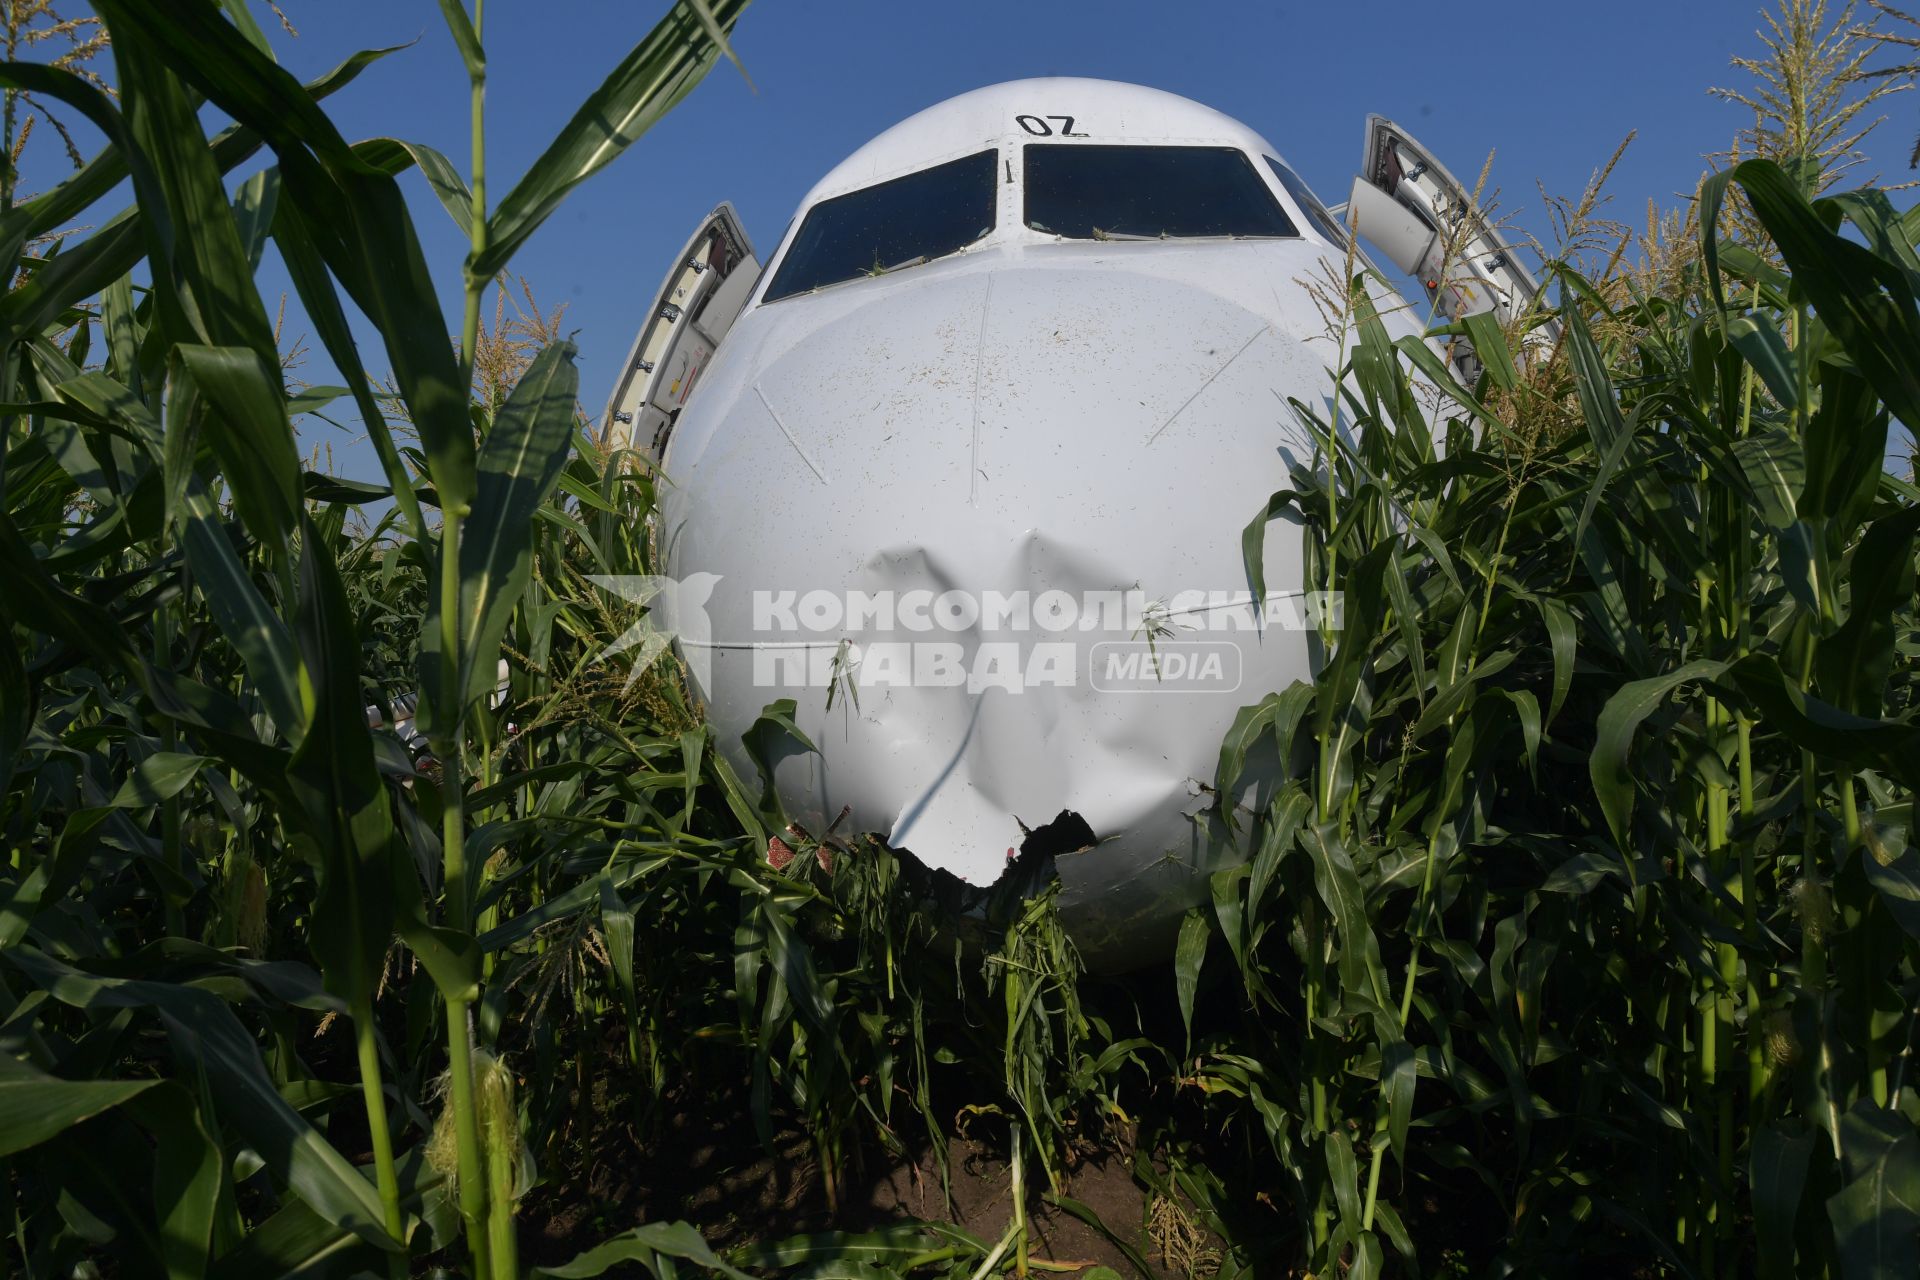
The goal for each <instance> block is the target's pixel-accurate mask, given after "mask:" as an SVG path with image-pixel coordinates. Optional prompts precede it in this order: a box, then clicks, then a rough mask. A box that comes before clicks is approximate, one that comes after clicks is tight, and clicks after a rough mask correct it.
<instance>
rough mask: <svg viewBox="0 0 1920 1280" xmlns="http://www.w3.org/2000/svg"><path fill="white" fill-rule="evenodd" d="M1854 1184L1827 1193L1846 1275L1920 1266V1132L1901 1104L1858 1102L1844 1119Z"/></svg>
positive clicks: (1894, 1278) (1862, 1276) (1899, 1275)
mask: <svg viewBox="0 0 1920 1280" xmlns="http://www.w3.org/2000/svg"><path fill="white" fill-rule="evenodd" d="M1840 1145H1841V1150H1842V1153H1843V1155H1844V1161H1845V1167H1846V1177H1847V1184H1846V1186H1844V1187H1843V1188H1842V1189H1841V1190H1840V1191H1839V1192H1838V1193H1836V1194H1835V1195H1834V1196H1832V1197H1831V1198H1829V1199H1828V1201H1827V1217H1828V1219H1829V1220H1830V1221H1831V1222H1832V1223H1833V1238H1834V1244H1835V1245H1836V1246H1837V1247H1838V1248H1839V1251H1840V1274H1841V1275H1842V1276H1843V1277H1845V1280H1906V1277H1908V1276H1912V1275H1915V1274H1916V1273H1920V1134H1917V1133H1915V1131H1914V1127H1913V1122H1912V1121H1911V1120H1908V1119H1907V1118H1906V1117H1905V1116H1903V1115H1901V1114H1900V1113H1899V1112H1897V1111H1892V1110H1889V1109H1888V1108H1885V1107H1876V1106H1874V1105H1873V1104H1872V1103H1871V1102H1864V1101H1863V1102H1857V1103H1855V1104H1854V1106H1853V1109H1852V1110H1851V1111H1849V1112H1847V1114H1846V1115H1845V1116H1843V1117H1841V1120H1840Z"/></svg>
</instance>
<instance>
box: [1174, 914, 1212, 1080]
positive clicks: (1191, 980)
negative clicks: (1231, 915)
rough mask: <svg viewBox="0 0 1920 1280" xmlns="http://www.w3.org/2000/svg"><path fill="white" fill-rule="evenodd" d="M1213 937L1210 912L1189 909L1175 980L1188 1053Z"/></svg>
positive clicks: (1182, 927) (1177, 953)
mask: <svg viewBox="0 0 1920 1280" xmlns="http://www.w3.org/2000/svg"><path fill="white" fill-rule="evenodd" d="M1212 937H1213V929H1212V926H1211V925H1210V924H1209V923H1208V920H1207V913H1206V912H1205V911H1204V910H1202V909H1201V908H1199V907H1193V908H1190V909H1189V910H1188V911H1187V914H1186V915H1184V916H1182V917H1181V919H1180V939H1179V941H1178V942H1177V943H1176V944H1175V946H1174V949H1173V983H1174V992H1175V995H1176V996H1177V997H1178V998H1179V1001H1180V1023H1181V1025H1182V1026H1183V1027H1185V1028H1186V1032H1187V1048H1188V1052H1189V1053H1191V1052H1192V1048H1193V995H1194V992H1195V991H1196V990H1197V989H1198V988H1199V986H1200V966H1201V965H1203V964H1205V963H1206V959H1207V943H1208V942H1209V941H1211V939H1212Z"/></svg>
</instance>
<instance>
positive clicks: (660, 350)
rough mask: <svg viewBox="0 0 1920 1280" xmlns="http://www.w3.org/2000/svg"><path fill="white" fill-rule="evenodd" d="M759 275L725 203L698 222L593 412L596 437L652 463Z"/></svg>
mask: <svg viewBox="0 0 1920 1280" xmlns="http://www.w3.org/2000/svg"><path fill="white" fill-rule="evenodd" d="M759 279H760V260H759V259H758V258H756V257H754V254H753V244H752V242H750V241H749V240H748V239H747V233H746V230H745V229H744V228H742V227H741V225H740V216H739V214H737V213H735V212H734V208H733V206H732V205H731V204H722V205H721V206H720V207H719V208H717V209H715V210H714V211H713V212H712V213H710V214H708V215H707V216H706V218H705V219H704V220H703V221H702V222H701V224H700V227H699V229H698V230H696V231H695V232H694V233H693V236H692V237H691V238H690V239H689V240H688V241H687V245H686V248H684V249H682V250H681V251H680V256H679V257H678V258H676V259H675V260H674V265H673V267H672V268H671V269H670V270H669V271H668V272H667V278H666V280H665V281H663V282H662V283H661V286H660V292H659V293H658V294H657V295H656V296H655V297H654V299H653V302H652V305H650V306H649V307H648V308H647V310H646V312H645V313H644V314H645V316H646V318H645V320H643V321H642V322H641V325H640V332H639V333H638V334H637V335H635V337H634V340H633V349H632V350H631V351H629V352H628V353H627V361H626V363H625V364H624V365H623V366H622V367H621V371H620V378H619V381H618V382H616V383H615V384H614V389H613V398H612V399H611V400H609V401H608V402H607V408H606V412H605V413H604V414H603V415H602V417H601V425H600V444H601V446H602V447H603V448H605V449H607V450H608V451H609V452H611V451H613V450H616V449H634V450H637V451H638V452H639V453H641V454H643V455H644V456H645V457H646V458H647V460H648V461H650V462H656V463H657V462H659V460H660V457H661V455H662V454H663V453H664V452H665V451H666V447H667V437H668V436H669V435H671V434H672V432H673V424H674V421H675V420H676V419H677V418H678V417H679V415H680V409H681V406H683V405H685V404H686V402H687V397H688V396H690V395H692V394H693V388H694V384H695V383H697V382H698V381H699V378H700V375H701V373H702V372H704V371H705V369H706V367H707V365H708V363H709V362H710V361H711V360H712V359H713V353H714V349H715V348H717V347H718V346H719V345H720V339H722V338H723V337H725V336H726V333H727V330H728V329H729V328H731V327H732V326H733V322H734V319H735V318H736V317H737V316H738V315H739V314H740V310H741V308H742V307H744V306H745V305H746V301H747V296H748V295H749V294H751V293H752V292H753V286H754V284H755V283H756V282H758V280H759Z"/></svg>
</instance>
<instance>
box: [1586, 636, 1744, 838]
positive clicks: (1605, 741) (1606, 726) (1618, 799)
mask: <svg viewBox="0 0 1920 1280" xmlns="http://www.w3.org/2000/svg"><path fill="white" fill-rule="evenodd" d="M1726 666H1727V664H1726V663H1724V662H1713V661H1709V660H1707V659H1696V660H1695V661H1693V662H1689V663H1687V664H1686V665H1685V666H1683V667H1680V668H1678V669H1676V670H1673V671H1669V672H1667V673H1666V674H1665V675H1658V676H1650V677H1648V678H1647V679H1645V680H1634V681H1631V682H1629V683H1627V684H1624V685H1621V686H1620V688H1619V689H1618V690H1616V691H1615V692H1614V694H1613V696H1612V697H1610V698H1608V699H1607V705H1606V706H1604V707H1602V708H1601V709H1600V718H1599V720H1598V721H1596V722H1595V725H1594V743H1593V755H1592V756H1591V757H1590V758H1589V760H1588V772H1589V773H1590V774H1591V776H1592V778H1593V791H1594V795H1595V796H1596V797H1597V798H1598V799H1599V801H1600V811H1601V813H1603V814H1604V815H1605V816H1606V819H1607V826H1608V828H1609V829H1610V830H1611V831H1612V832H1613V839H1614V844H1615V845H1616V846H1617V847H1618V848H1619V850H1620V852H1621V853H1622V854H1624V855H1627V856H1628V857H1631V856H1632V848H1633V846H1632V844H1631V843H1630V842H1629V841H1628V838H1627V832H1628V827H1629V825H1630V823H1631V821H1632V818H1633V779H1634V772H1633V767H1632V764H1631V762H1630V758H1631V756H1632V752H1633V736H1634V734H1635V733H1636V732H1637V731H1638V730H1639V728H1640V725H1641V723H1642V722H1643V721H1645V720H1646V718H1647V717H1648V716H1650V715H1652V714H1653V712H1654V710H1655V708H1657V707H1658V706H1659V705H1660V704H1661V703H1662V702H1664V701H1666V698H1667V695H1668V694H1670V693H1672V692H1673V691H1674V690H1675V689H1677V688H1679V687H1680V686H1681V685H1683V684H1686V683H1688V682H1689V681H1693V680H1706V679H1711V678H1712V677H1714V676H1717V675H1719V674H1720V673H1721V672H1722V671H1724V670H1726Z"/></svg>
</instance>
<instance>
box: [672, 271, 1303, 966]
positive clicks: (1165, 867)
mask: <svg viewBox="0 0 1920 1280" xmlns="http://www.w3.org/2000/svg"><path fill="white" fill-rule="evenodd" d="M1125 248H1127V249H1128V250H1129V251H1131V252H1132V253H1133V254H1134V255H1135V256H1134V258H1133V259H1132V260H1133V261H1136V262H1141V261H1145V262H1151V261H1160V260H1164V258H1165V257H1167V256H1170V255H1172V254H1174V253H1177V252H1178V250H1173V249H1168V250H1165V251H1162V250H1160V247H1159V246H1141V245H1128V246H1125ZM1081 252H1082V254H1083V255H1084V253H1085V250H1084V249H1082V250H1081ZM1216 252H1217V250H1216ZM1156 255H1159V256H1158V257H1156ZM984 266H985V264H982V263H968V262H965V261H961V262H953V263H935V264H931V265H929V266H926V267H922V268H918V269H916V270H915V271H913V272H911V273H906V272H903V273H901V277H902V278H901V280H900V281H891V280H877V281H862V282H857V283H856V284H855V285H853V286H849V287H843V288H842V289H840V290H828V291H824V292H822V293H820V294H818V295H815V296H812V297H806V298H798V299H792V300H788V301H785V302H780V303H775V304H772V305H770V306H766V307H762V308H759V309H758V310H756V311H754V312H751V313H749V315H748V316H746V317H745V318H743V320H742V321H741V322H740V324H739V326H737V328H736V330H735V331H734V334H733V335H732V337H730V339H729V344H728V347H727V349H726V352H725V353H724V355H723V361H722V363H721V364H719V365H716V367H715V368H714V369H713V370H712V372H711V374H710V380H709V382H708V383H707V384H706V385H705V386H704V388H703V394H702V396H701V398H700V399H699V400H698V401H696V403H695V406H694V407H693V409H691V410H689V413H688V415H687V417H686V418H685V419H684V420H683V421H682V422H681V424H680V425H679V427H678V428H677V433H676V435H675V437H674V439H673V441H672V445H671V447H670V450H669V452H668V455H667V459H666V467H665V470H666V473H667V477H668V482H667V485H666V488H665V491H664V493H663V497H662V527H661V532H662V535H663V538H664V543H665V550H666V558H667V569H668V571H669V572H670V573H675V574H685V573H687V572H690V571H691V570H694V569H699V570H703V571H706V572H710V573H713V574H717V575H719V580H718V582H717V583H715V584H713V587H712V591H711V593H710V594H709V596H708V598H707V602H706V618H705V626H706V627H707V628H708V631H709V637H710V645H711V647H710V648H709V649H707V653H708V655H709V656H708V660H707V661H705V662H702V661H700V660H699V659H698V656H697V655H696V654H694V653H692V652H689V653H688V655H687V656H688V658H689V662H688V665H689V668H690V670H691V671H692V672H693V674H694V678H695V682H696V684H698V685H700V686H701V688H700V692H701V694H702V695H703V696H704V698H705V699H706V701H707V703H708V709H709V715H710V717H711V719H712V721H713V723H714V724H715V726H716V728H717V730H718V734H719V736H720V737H721V739H722V740H723V741H724V742H727V743H733V742H736V741H737V740H738V738H739V736H740V735H741V734H742V733H745V732H746V731H747V730H749V729H750V728H751V727H752V726H753V725H754V723H755V721H756V720H757V719H758V718H759V717H760V715H761V713H762V710H763V708H765V707H766V706H767V705H768V704H769V703H772V702H774V701H776V700H778V699H792V700H793V703H794V711H793V719H794V722H795V724H796V725H797V726H798V727H799V729H800V730H801V731H802V732H803V733H804V734H805V735H806V737H807V739H808V740H809V741H810V742H811V743H812V745H813V747H814V750H811V751H809V750H806V749H805V748H803V747H801V746H799V745H798V744H797V743H796V742H794V741H793V740H792V739H791V738H787V737H784V735H781V734H778V733H767V734H764V735H756V740H757V741H759V742H762V743H766V744H770V753H771V754H770V758H769V759H767V760H766V761H765V763H766V764H767V765H769V766H770V767H771V768H772V769H773V770H774V776H775V778H776V780H777V783H778V787H779V791H780V794H781V797H782V799H783V801H784V802H785V804H786V807H787V809H788V811H789V812H790V813H792V814H794V815H795V816H796V817H798V818H799V819H800V820H801V821H802V822H803V823H805V824H807V825H808V826H809V828H810V829H812V830H814V831H815V832H816V833H817V832H818V831H820V830H821V829H822V828H823V827H824V826H825V825H826V824H828V823H830V822H832V821H833V820H834V819H835V817H836V816H837V815H839V814H840V813H841V811H842V809H843V808H845V807H850V808H851V814H850V815H849V817H848V818H847V820H846V821H845V822H844V823H843V824H842V826H841V828H840V829H841V830H842V831H843V832H853V831H876V832H880V833H883V834H884V835H885V836H886V838H887V839H888V840H889V842H890V843H892V844H894V845H896V846H899V847H904V848H907V849H911V850H912V851H913V852H914V853H915V854H916V855H917V856H918V857H920V858H921V859H923V860H924V861H926V862H928V863H930V864H932V865H934V866H937V867H943V868H945V869H947V870H949V871H952V872H954V873H955V874H957V875H959V876H961V877H962V878H964V879H966V880H968V881H970V882H972V883H974V884H979V885H984V884H988V883H991V882H992V881H993V880H994V879H995V878H997V877H998V876H999V875H1000V873H1001V872H1002V871H1003V870H1004V868H1005V865H1006V862H1007V859H1008V856H1009V853H1010V851H1011V850H1013V849H1016V848H1017V847H1019V846H1020V844H1021V843H1022V840H1023V838H1024V831H1025V830H1026V829H1031V828H1034V827H1038V826H1040V825H1042V824H1044V823H1047V822H1049V821H1051V820H1052V819H1053V818H1054V817H1055V815H1057V814H1059V813H1061V812H1062V811H1063V810H1067V811H1072V812H1074V813H1077V814H1078V815H1080V817H1082V818H1083V819H1084V820H1085V821H1086V823H1087V824H1088V825H1089V826H1090V827H1091V829H1092V831H1093V832H1094V834H1095V837H1096V839H1097V841H1098V843H1096V844H1095V845H1094V846H1092V847H1091V848H1088V849H1084V850H1081V851H1079V852H1074V853H1069V854H1065V855H1062V856H1060V857H1059V858H1058V860H1057V867H1058V870H1059V873H1060V876H1061V879H1062V881H1063V896H1062V911H1063V914H1064V917H1065V920H1066V923H1067V925H1068V927H1069V929H1070V930H1071V931H1072V933H1073V935H1074V937H1075V939H1076V941H1077V942H1078V943H1079V945H1080V947H1081V950H1082V953H1083V954H1084V955H1085V956H1086V957H1087V958H1088V960H1089V962H1090V963H1092V964H1094V965H1096V966H1099V967H1106V968H1119V967H1125V966H1126V964H1128V963H1129V962H1140V961H1144V960H1146V959H1150V958H1152V956H1153V954H1155V952H1156V951H1158V950H1162V949H1164V947H1165V946H1166V945H1167V940H1168V939H1170V938H1171V936H1172V931H1173V929H1174V928H1175V927H1176V925H1177V921H1178V917H1179V914H1180V912H1181V911H1182V910H1184V909H1185V907H1186V906H1187V905H1189V904H1190V903H1192V902H1196V901H1199V900H1201V899H1202V898H1203V897H1204V894H1205V891H1206V887H1205V877H1206V875H1207V874H1208V873H1210V872H1211V871H1212V870H1214V869H1217V868H1218V867H1219V866H1221V865H1224V864H1226V863H1228V862H1230V861H1232V860H1235V859H1237V858H1239V857H1241V856H1243V855H1244V851H1243V850H1238V849H1236V848H1234V846H1233V843H1232V841H1231V840H1230V839H1229V838H1228V836H1227V833H1226V827H1225V824H1223V823H1222V822H1220V821H1219V820H1218V818H1217V817H1214V816H1212V815H1211V811H1212V809H1213V805H1214V796H1213V794H1212V784H1213V781H1214V775H1215V770H1216V765H1217V762H1218V759H1219V751H1220V743H1221V739H1222V736H1223V735H1224V733H1225V732H1226V730H1227V729H1228V728H1229V727H1230V725H1231V724H1232V722H1233V719H1234V716H1235V713H1236V712H1237V711H1238V710H1239V708H1240V707H1241V706H1243V705H1245V704H1246V703H1249V702H1254V701H1258V700H1259V698H1260V697H1262V696H1264V695H1265V694H1266V693H1267V692H1269V691H1271V690H1275V689H1280V688H1284V687H1285V686H1286V685H1287V684H1289V683H1290V682H1291V681H1293V680H1294V679H1296V678H1302V677H1306V676H1308V675H1309V664H1310V651H1309V649H1310V640H1311V627H1310V625H1306V624H1307V623H1309V622H1310V620H1311V617H1312V615H1311V611H1310V609H1308V608H1307V607H1306V605H1305V604H1304V602H1303V600H1302V596H1301V590H1302V586H1303V583H1302V581H1301V556H1300V542H1299V530H1298V529H1297V528H1296V527H1295V526H1293V525H1291V524H1288V523H1285V522H1275V523H1274V524H1272V525H1270V526H1268V529H1267V534H1266V539H1265V552H1264V561H1265V566H1266V578H1267V583H1266V586H1267V592H1268V596H1267V600H1266V602H1265V603H1264V606H1262V607H1260V608H1256V603H1255V602H1253V601H1251V600H1250V599H1249V596H1248V592H1249V586H1248V576H1247V573H1246V570H1245V567H1244V560H1243V553H1242V533H1243V531H1244V530H1245V529H1246V528H1247V526H1248V524H1249V522H1251V521H1252V520H1254V519H1255V517H1256V516H1257V515H1259V514H1260V513H1261V512H1262V511H1263V510H1264V508H1265V505H1266V502H1267V499H1268V496H1269V494H1270V493H1271V492H1272V491H1273V490H1274V489H1276V488H1279V487H1282V486H1283V484H1284V482H1285V477H1286V475H1287V463H1288V462H1289V461H1301V462H1305V461H1307V460H1309V459H1310V458H1311V457H1312V454H1313V446H1312V442H1311V441H1310V440H1309V439H1308V438H1307V436H1306V433H1305V432H1304V431H1303V430H1302V429H1301V428H1300V427H1299V426H1298V424H1297V423H1296V421H1295V419H1294V415H1293V414H1292V412H1291V411H1290V410H1289V409H1288V407H1287V403H1286V402H1287V399H1288V398H1289V397H1296V398H1298V399H1300V400H1302V401H1303V402H1306V403H1323V402H1324V399H1325V396H1326V393H1327V390H1328V388H1329V386H1330V380H1329V378H1328V375H1327V367H1328V365H1329V364H1331V363H1332V359H1333V356H1332V351H1331V347H1330V345H1329V344H1326V343H1325V340H1324V339H1320V338H1318V337H1317V321H1314V320H1313V319H1312V318H1311V316H1288V315H1283V314H1278V313H1276V312H1275V311H1272V310H1261V309H1256V308H1253V307H1250V306H1249V305H1246V303H1245V293H1246V291H1245V290H1244V289H1242V290H1238V291H1236V292H1235V298H1238V299H1239V300H1235V299H1234V298H1229V297H1228V296H1226V292H1227V291H1224V290H1223V291H1219V292H1216V291H1212V290H1209V289H1206V288H1201V287H1197V286H1196V285H1195V284H1193V283H1192V282H1191V281H1190V279H1189V280H1183V279H1176V278H1171V277H1170V276H1169V275H1166V274H1158V275H1157V274H1153V273H1152V272H1151V271H1146V270H1120V269H1115V268H1114V267H1113V266H1112V265H1111V264H1110V263H1092V262H1088V261H1087V260H1086V259H1085V257H1084V256H1083V257H1082V259H1081V260H1080V265H1034V264H1032V263H1030V262H1015V263H1013V264H1011V265H1005V266H1002V267H999V268H997V269H983V267H984ZM909 274H911V275H912V276H913V277H914V279H912V280H911V281H910V282H909V281H907V280H906V277H907V276H908V275H909ZM909 283H910V285H911V287H908V286H909ZM1263 292H1265V291H1264V290H1263ZM1276 305H1277V304H1276ZM783 309H784V310H783ZM1256 612H1258V613H1260V614H1262V615H1263V617H1262V618H1261V619H1259V620H1258V625H1256V622H1257V620H1256V616H1255V615H1256ZM676 625H677V626H678V627H679V629H680V631H681V632H682V636H683V643H686V637H687V636H688V635H689V634H690V633H691V631H692V628H690V627H688V626H685V625H681V624H680V623H679V622H678V621H676ZM703 668H704V669H703ZM737 762H738V763H739V765H740V766H741V767H742V768H743V770H744V769H751V768H752V767H754V764H753V761H752V760H751V759H750V758H749V757H748V755H746V754H744V753H743V754H742V755H741V756H740V757H739V759H738V761H737ZM749 776H750V775H749ZM1240 830H1241V831H1242V833H1243V834H1244V830H1245V824H1244V823H1243V824H1240Z"/></svg>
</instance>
